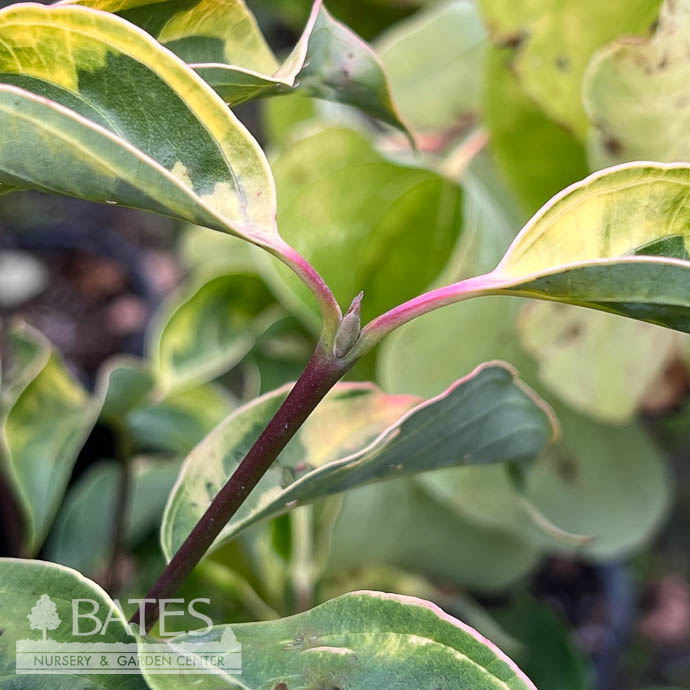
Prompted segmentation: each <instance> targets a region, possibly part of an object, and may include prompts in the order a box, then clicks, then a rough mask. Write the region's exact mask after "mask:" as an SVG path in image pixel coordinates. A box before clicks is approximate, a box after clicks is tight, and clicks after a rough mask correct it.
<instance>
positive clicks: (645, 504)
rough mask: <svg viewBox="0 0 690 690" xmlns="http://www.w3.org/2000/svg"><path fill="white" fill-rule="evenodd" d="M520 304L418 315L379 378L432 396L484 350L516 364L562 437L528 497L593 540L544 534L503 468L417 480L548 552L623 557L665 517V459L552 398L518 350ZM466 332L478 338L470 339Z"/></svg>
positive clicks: (544, 457) (396, 341) (396, 339)
mask: <svg viewBox="0 0 690 690" xmlns="http://www.w3.org/2000/svg"><path fill="white" fill-rule="evenodd" d="M522 304H524V302H523V301H522V300H508V299H506V298H504V297H482V298H479V299H477V300H471V301H469V302H464V303H461V304H458V305H454V306H452V307H448V308H447V309H445V310H440V311H437V312H435V313H432V314H428V315H426V316H424V317H423V318H421V319H418V320H416V321H412V322H411V323H409V324H407V325H405V326H403V328H401V329H400V331H398V333H396V334H394V335H393V337H392V338H390V339H389V340H388V342H386V343H384V347H383V349H382V352H381V354H380V356H379V372H380V374H379V376H380V378H381V380H382V383H383V385H384V386H385V388H386V390H389V391H391V392H393V393H396V392H402V391H408V390H411V391H413V392H415V393H416V394H419V395H425V396H430V395H435V394H436V393H437V392H438V391H439V390H442V389H443V387H445V386H447V385H448V382H449V381H452V380H453V378H454V377H455V376H457V372H458V371H463V370H467V369H469V368H471V367H473V366H476V365H477V363H478V362H481V361H483V360H484V359H486V358H487V357H494V358H501V359H504V360H506V361H508V362H511V363H512V364H513V365H514V366H515V367H516V368H517V369H518V370H519V371H520V375H521V377H522V378H523V379H524V380H525V381H527V382H528V383H529V384H530V385H531V386H533V387H534V388H535V389H536V390H537V391H538V392H539V393H540V395H542V396H543V397H545V398H546V399H547V400H549V402H550V403H551V404H552V405H553V407H554V409H555V411H556V414H557V417H558V419H559V421H560V426H561V437H560V440H559V441H558V442H557V443H556V444H553V445H552V446H550V447H549V448H548V449H546V450H545V451H544V452H543V453H542V454H541V455H540V456H539V457H538V458H537V460H536V461H535V463H534V464H533V465H531V466H530V468H529V471H528V472H527V473H526V474H527V477H526V478H527V497H528V498H529V500H530V501H531V502H532V503H533V504H534V505H535V506H536V508H537V509H538V510H539V511H540V512H541V513H542V514H543V515H544V516H545V517H546V518H547V519H549V520H550V521H551V522H552V523H553V524H555V525H556V526H557V527H559V528H562V529H565V530H569V531H571V532H573V533H576V534H581V535H588V536H592V537H594V538H595V539H594V541H593V542H592V543H591V544H588V545H586V546H584V547H582V546H579V547H577V549H573V547H572V546H570V545H568V544H564V543H560V542H559V543H555V542H554V540H553V539H550V538H548V539H545V537H544V535H542V534H541V533H540V532H538V531H537V530H536V529H535V526H534V524H533V522H532V520H530V519H528V515H527V513H526V512H525V507H524V506H523V505H522V504H521V501H520V497H519V496H517V495H516V493H515V489H514V488H513V486H512V485H511V483H510V481H509V480H508V478H507V475H506V473H505V472H504V468H503V467H500V466H496V467H467V468H461V469H457V470H454V469H447V470H440V471H437V472H432V473H428V474H424V475H421V476H419V477H417V478H416V480H415V481H416V482H417V483H418V484H419V485H421V486H423V487H424V488H425V489H426V490H428V491H429V492H430V493H432V494H433V495H434V496H435V497H436V498H437V500H439V501H442V502H443V504H444V505H445V506H446V507H447V508H448V509H452V510H453V511H455V512H456V513H457V514H458V515H460V516H462V517H463V518H464V519H465V520H470V521H472V522H473V523H474V524H475V525H479V526H481V527H482V528H483V529H489V528H490V529H494V530H501V531H504V532H505V531H508V532H510V533H512V534H514V535H515V536H516V537H518V538H520V539H522V540H525V539H526V540H528V541H530V542H531V543H532V544H533V545H537V546H539V547H540V548H542V549H544V548H548V549H550V550H552V549H554V548H557V549H558V550H560V551H565V552H572V551H573V550H575V551H577V552H584V553H586V554H588V556H589V557H594V558H597V559H610V558H616V557H620V556H621V555H623V554H626V553H629V552H631V551H632V550H634V549H636V548H638V547H639V546H640V544H641V543H644V542H645V541H647V540H648V539H649V538H650V537H651V536H653V535H654V534H655V532H656V530H657V529H658V527H659V525H660V524H661V522H662V520H663V517H664V515H665V514H666V511H667V509H668V505H669V501H670V486H669V478H668V471H667V468H666V465H665V462H664V458H663V456H662V455H661V454H660V452H659V450H658V449H657V448H656V447H655V446H654V444H653V443H652V442H651V441H650V438H649V436H648V434H647V433H646V432H645V431H644V429H643V428H642V427H641V426H640V425H637V424H628V425H626V426H620V425H618V426H610V425H604V424H600V423H596V422H595V421H593V420H591V419H588V418H586V417H583V416H582V415H579V414H577V413H575V412H574V411H572V410H569V409H568V408H567V407H565V406H564V405H562V404H559V403H558V401H556V400H553V399H552V397H553V396H550V395H549V391H548V390H545V389H544V386H543V384H542V383H541V381H540V379H539V376H538V375H537V370H536V366H535V364H534V362H532V361H531V360H530V359H529V358H527V357H526V356H525V355H524V354H523V353H522V352H520V350H519V349H518V347H517V337H516V334H515V319H516V316H517V312H518V311H519V308H520V306H521V305H522ZM469 331H471V332H472V334H473V337H472V338H467V337H466V334H467V333H468V332H469ZM579 356H580V355H579V353H577V352H574V353H573V355H572V357H573V358H578V357H579ZM573 366H576V365H575V364H573ZM617 366H618V365H617V364H613V365H612V369H613V371H612V372H609V374H608V375H609V376H616V375H617V374H616V367H617ZM621 404H624V401H622V402H621ZM583 506H586V509H585V510H583Z"/></svg>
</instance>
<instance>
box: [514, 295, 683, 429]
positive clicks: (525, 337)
mask: <svg viewBox="0 0 690 690" xmlns="http://www.w3.org/2000/svg"><path fill="white" fill-rule="evenodd" d="M517 332H518V337H519V338H520V343H521V345H522V347H523V349H524V350H525V351H526V352H527V353H528V354H530V355H531V356H532V357H534V358H535V359H536V360H537V363H538V367H539V377H540V379H541V381H542V383H543V384H544V386H546V388H548V390H549V391H550V392H552V393H553V394H554V395H557V396H558V397H559V398H560V399H561V400H562V401H564V402H566V403H567V404H568V405H570V406H571V407H572V408H573V409H575V410H577V411H579V412H581V413H582V414H585V415H590V416H592V417H594V418H596V419H600V420H602V421H606V422H612V423H623V422H627V421H630V420H631V419H632V418H633V417H634V416H635V414H636V413H637V412H638V409H639V407H640V406H641V404H642V403H643V401H644V398H645V396H646V394H647V393H648V392H649V390H650V388H651V386H652V384H653V383H654V382H655V381H656V380H657V379H658V378H659V377H660V376H661V375H662V374H663V372H664V370H665V369H666V367H668V366H669V364H670V363H671V362H672V361H673V360H674V359H675V358H676V357H677V356H678V353H679V352H680V351H681V347H683V345H685V346H686V347H687V336H686V337H684V336H682V335H681V334H680V333H676V332H674V331H669V330H668V329H665V328H659V327H658V326H653V325H651V324H646V323H640V322H639V321H632V320H630V319H624V318H622V317H618V316H614V315H612V314H605V313H603V312H592V311H585V310H583V309H577V308H576V307H573V306H571V305H566V304H558V303H556V302H533V303H531V304H528V305H525V307H524V308H523V309H522V311H521V313H520V316H519V318H518V322H517Z"/></svg>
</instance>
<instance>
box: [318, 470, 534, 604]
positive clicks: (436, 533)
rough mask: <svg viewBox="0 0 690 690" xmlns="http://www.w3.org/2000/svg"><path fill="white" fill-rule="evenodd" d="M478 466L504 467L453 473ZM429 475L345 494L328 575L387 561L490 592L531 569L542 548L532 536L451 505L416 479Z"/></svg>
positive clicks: (502, 589) (397, 480)
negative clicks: (483, 520)
mask: <svg viewBox="0 0 690 690" xmlns="http://www.w3.org/2000/svg"><path fill="white" fill-rule="evenodd" d="M479 469H485V470H491V469H498V470H501V469H502V468H500V467H495V468H494V467H484V468H477V467H463V468H460V469H458V470H457V473H458V474H460V473H465V472H468V473H473V472H475V471H477V470H479ZM441 472H445V470H441ZM430 474H431V475H433V474H436V473H435V472H432V473H430ZM427 476H428V475H427V474H424V475H420V476H419V477H415V478H413V479H410V478H400V479H391V480H390V481H386V482H380V483H377V484H370V485H368V486H364V487H361V488H359V489H354V490H352V491H349V492H348V493H347V494H345V495H344V496H343V507H342V510H341V512H340V514H339V515H338V519H337V521H336V524H335V529H334V531H333V536H332V540H331V542H332V543H331V554H330V557H329V559H328V573H329V574H330V575H331V576H337V575H339V574H341V573H343V572H345V571H346V570H348V569H355V570H359V569H361V568H363V567H367V566H370V565H372V564H386V565H393V566H396V567H398V568H404V569H406V570H408V571H410V572H413V573H417V574H420V575H424V576H426V577H430V578H433V579H434V580H436V581H439V582H447V583H451V584H454V585H457V586H459V587H463V588H469V589H471V590H472V591H478V592H488V593H491V592H499V591H504V590H505V588H506V587H509V586H511V585H513V584H514V583H515V582H517V581H518V580H521V579H523V578H525V577H526V576H528V575H529V573H530V572H531V571H532V570H534V568H536V566H537V565H538V563H539V560H540V548H539V547H538V546H537V545H535V544H534V542H533V541H532V540H529V539H526V538H525V537H523V536H522V535H521V534H518V533H517V532H516V531H515V530H512V531H509V530H507V529H500V528H496V527H491V526H488V527H487V526H486V525H482V524H480V523H479V522H477V521H476V520H472V519H468V518H467V517H466V516H464V515H461V514H459V513H458V512H456V511H453V510H451V509H449V508H448V507H447V506H446V505H445V504H444V503H443V502H442V501H439V500H437V499H436V497H435V496H434V495H433V494H432V493H431V492H429V491H427V490H426V488H425V487H424V486H423V484H422V483H420V482H419V479H422V478H425V477H427ZM523 519H524V518H523ZM401 535H404V538H401Z"/></svg>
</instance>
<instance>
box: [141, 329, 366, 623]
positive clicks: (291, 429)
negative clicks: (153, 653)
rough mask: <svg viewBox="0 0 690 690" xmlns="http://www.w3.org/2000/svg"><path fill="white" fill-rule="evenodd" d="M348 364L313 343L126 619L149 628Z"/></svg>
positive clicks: (321, 344) (322, 346)
mask: <svg viewBox="0 0 690 690" xmlns="http://www.w3.org/2000/svg"><path fill="white" fill-rule="evenodd" d="M352 364H354V360H352V361H351V362H350V361H349V360H348V362H347V363H346V362H345V361H344V360H341V359H338V358H336V357H335V356H334V355H333V354H332V350H331V348H328V349H327V348H325V347H324V345H323V343H322V342H320V343H319V345H317V348H316V350H315V352H314V354H313V355H312V358H311V359H310V360H309V363H308V364H307V367H306V369H305V370H304V372H302V375H301V376H300V378H299V379H298V380H297V382H296V383H295V385H294V387H293V389H292V390H291V391H290V393H289V395H288V397H287V398H286V399H285V401H284V402H283V404H282V405H281V406H280V408H279V409H278V411H277V412H276V414H275V416H274V417H273V419H271V421H270V422H269V423H268V426H267V427H266V428H265V429H264V431H263V432H262V433H261V435H260V436H259V438H258V439H257V441H256V443H254V445H253V446H252V447H251V449H250V450H249V452H248V453H247V455H246V456H245V458H244V460H242V462H241V463H240V464H239V466H238V467H237V469H236V470H235V472H234V473H233V474H232V476H231V477H230V479H228V481H227V482H226V484H225V486H224V487H223V488H222V489H221V490H220V491H219V492H218V494H217V495H216V497H215V498H214V499H213V501H212V503H211V505H210V506H209V507H208V508H207V509H206V512H205V513H204V514H203V515H202V517H201V518H200V519H199V522H197V524H196V525H195V526H194V528H193V529H192V531H191V532H190V534H189V536H188V537H187V539H185V541H184V543H183V544H182V546H180V548H179V549H178V551H177V553H175V555H174V556H173V558H172V560H171V561H170V563H168V566H167V567H166V568H165V570H164V571H163V573H162V574H161V575H160V577H159V578H158V580H156V582H155V583H154V585H153V587H152V588H151V590H150V591H149V593H148V594H147V596H146V598H147V599H149V600H153V601H154V602H155V603H151V604H148V605H147V606H146V607H145V616H144V621H141V620H140V617H139V611H137V613H136V614H135V615H134V616H133V617H132V619H131V622H132V623H136V624H138V625H141V624H142V623H143V624H144V627H145V629H146V630H147V631H148V630H150V629H151V627H152V626H153V624H154V623H155V622H156V620H157V618H158V604H157V602H158V601H159V600H161V599H166V598H169V597H170V596H171V595H172V594H174V593H175V592H176V591H177V589H178V588H179V587H180V585H181V584H182V582H183V581H184V580H185V578H186V577H187V575H189V573H190V572H191V571H192V570H193V569H194V567H195V566H196V564H197V563H198V562H199V561H200V560H201V559H202V557H203V556H204V554H205V553H206V551H207V550H208V549H209V547H210V546H211V545H212V544H213V542H214V541H215V539H216V537H217V536H218V535H219V534H220V532H221V530H222V529H223V527H225V525H226V524H227V523H228V521H229V520H230V518H232V516H233V515H234V514H235V513H236V512H237V509H238V508H239V507H240V506H241V505H242V503H243V502H244V500H245V499H246V498H247V496H249V494H250V492H251V491H252V489H253V488H254V487H255V486H256V485H257V483H258V482H259V480H260V479H261V477H263V475H264V474H265V473H266V471H267V470H268V468H269V467H270V466H271V465H272V464H273V461H274V460H275V459H276V458H277V457H278V455H279V454H280V452H281V451H282V450H283V448H285V446H286V445H287V443H288V441H289V440H290V439H291V438H292V437H293V436H294V435H295V433H296V432H297V430H298V429H299V428H300V427H301V426H302V424H303V423H304V421H305V420H306V419H307V417H308V416H309V415H310V414H311V412H312V411H313V410H314V408H315V407H316V406H317V405H318V404H319V402H321V400H322V399H323V398H324V397H325V395H326V394H327V393H328V391H330V390H331V388H333V386H334V385H335V384H336V383H337V382H338V380H339V379H340V378H341V377H342V375H343V374H344V373H345V372H346V371H347V370H348V369H349V368H350V367H351V366H352Z"/></svg>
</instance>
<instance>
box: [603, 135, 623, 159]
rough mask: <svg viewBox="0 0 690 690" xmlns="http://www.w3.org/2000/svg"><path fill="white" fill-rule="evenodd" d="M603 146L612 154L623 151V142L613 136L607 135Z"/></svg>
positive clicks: (615, 154) (616, 154)
mask: <svg viewBox="0 0 690 690" xmlns="http://www.w3.org/2000/svg"><path fill="white" fill-rule="evenodd" d="M604 148H605V149H606V151H607V152H608V153H610V154H611V155H612V156H619V155H620V154H621V152H622V151H623V144H621V142H620V141H618V139H616V137H614V136H608V137H606V139H604Z"/></svg>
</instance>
